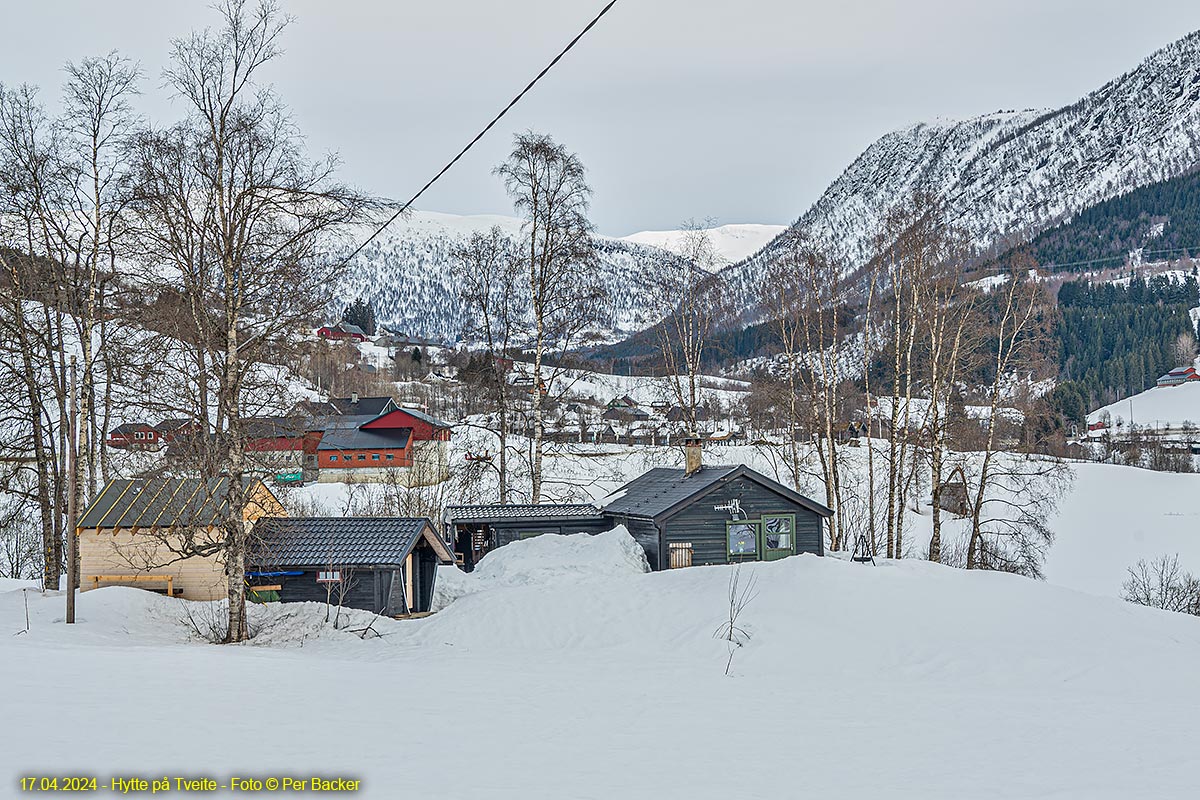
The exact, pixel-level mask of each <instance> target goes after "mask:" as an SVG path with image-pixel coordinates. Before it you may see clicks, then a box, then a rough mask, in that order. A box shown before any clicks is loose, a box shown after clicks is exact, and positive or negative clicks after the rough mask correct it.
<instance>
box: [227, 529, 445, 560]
mask: <svg viewBox="0 0 1200 800" xmlns="http://www.w3.org/2000/svg"><path fill="white" fill-rule="evenodd" d="M422 540H424V541H426V542H427V543H428V544H429V546H430V547H431V548H433V550H434V552H435V553H437V555H438V559H439V560H440V561H441V563H443V564H453V563H454V554H453V553H451V552H450V549H449V548H448V547H447V546H446V543H445V542H443V541H442V540H441V539H440V538H439V537H438V535H437V532H436V530H435V529H434V527H433V523H432V522H431V521H430V520H428V519H426V518H425V517H263V518H262V519H260V520H259V521H258V523H257V524H256V525H255V526H254V534H253V540H252V542H251V548H250V549H251V556H250V561H251V562H252V563H253V564H254V566H256V567H324V566H337V567H375V566H400V565H402V564H403V563H404V559H405V558H407V556H408V554H409V553H411V552H412V550H413V548H414V547H416V546H417V544H419V543H420V542H421V541H422Z"/></svg>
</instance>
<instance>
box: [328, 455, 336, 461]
mask: <svg viewBox="0 0 1200 800" xmlns="http://www.w3.org/2000/svg"><path fill="white" fill-rule="evenodd" d="M329 460H330V461H337V456H330V457H329Z"/></svg>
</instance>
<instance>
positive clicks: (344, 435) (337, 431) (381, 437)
mask: <svg viewBox="0 0 1200 800" xmlns="http://www.w3.org/2000/svg"><path fill="white" fill-rule="evenodd" d="M410 438H412V428H395V429H391V430H382V431H364V430H358V429H357V428H354V429H350V430H345V429H342V428H334V429H332V430H328V431H326V432H325V435H324V436H322V437H321V443H320V444H319V445H317V449H318V450H384V449H389V448H395V447H407V446H408V440H409V439H410Z"/></svg>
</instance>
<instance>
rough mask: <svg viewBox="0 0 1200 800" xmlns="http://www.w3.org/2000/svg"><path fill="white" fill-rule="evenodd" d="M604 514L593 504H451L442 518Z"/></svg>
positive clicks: (465, 519)
mask: <svg viewBox="0 0 1200 800" xmlns="http://www.w3.org/2000/svg"><path fill="white" fill-rule="evenodd" d="M603 516H604V515H603V514H601V513H600V510H599V509H598V508H596V507H595V506H594V505H591V504H582V503H575V504H571V503H566V504H547V505H536V506H535V505H531V504H527V505H500V504H498V503H497V504H492V505H472V506H449V507H448V508H447V509H446V510H445V512H443V514H442V519H443V520H444V521H446V522H449V523H462V524H467V523H473V522H501V521H506V520H524V519H544V520H554V519H600V518H601V517H603Z"/></svg>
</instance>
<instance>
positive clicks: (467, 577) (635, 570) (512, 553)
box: [433, 525, 650, 611]
mask: <svg viewBox="0 0 1200 800" xmlns="http://www.w3.org/2000/svg"><path fill="white" fill-rule="evenodd" d="M649 571H650V564H649V563H648V562H647V561H646V552H645V551H644V550H643V549H642V547H641V545H639V544H638V543H637V542H635V541H634V540H633V537H632V536H630V535H629V531H627V530H626V529H625V526H623V525H618V526H617V527H616V528H613V529H612V530H611V531H606V532H604V533H600V534H590V533H573V534H570V535H566V536H559V535H556V534H544V535H542V536H534V537H532V538H530V539H523V540H521V541H517V542H513V543H512V544H508V545H505V546H504V547H501V548H499V549H497V550H495V551H493V552H491V553H488V554H487V555H486V556H484V558H483V560H482V561H480V562H479V564H477V565H476V567H475V571H474V572H471V573H466V572H462V571H461V570H458V569H455V568H453V567H442V568H439V569H438V576H437V581H436V583H435V584H434V595H433V608H434V610H435V611H436V610H439V609H443V608H445V607H446V606H448V605H450V604H451V603H453V602H454V601H455V600H458V599H459V598H461V597H464V596H466V595H469V594H477V593H479V592H484V591H488V590H491V589H498V588H502V587H509V588H511V587H518V586H553V585H557V584H572V585H574V584H578V583H580V582H585V581H590V580H605V579H610V578H622V577H627V576H629V575H640V574H643V573H646V572H649Z"/></svg>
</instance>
